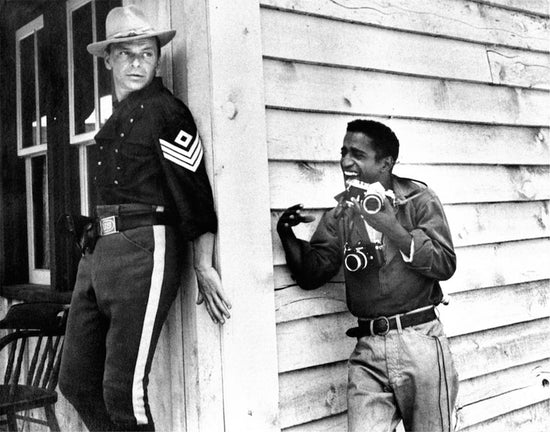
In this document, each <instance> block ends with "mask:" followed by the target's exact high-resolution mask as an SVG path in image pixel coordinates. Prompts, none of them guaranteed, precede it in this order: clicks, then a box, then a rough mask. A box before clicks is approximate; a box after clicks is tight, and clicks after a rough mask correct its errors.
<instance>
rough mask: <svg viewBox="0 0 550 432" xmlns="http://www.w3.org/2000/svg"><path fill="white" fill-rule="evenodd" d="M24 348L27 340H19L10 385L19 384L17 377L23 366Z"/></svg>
mask: <svg viewBox="0 0 550 432" xmlns="http://www.w3.org/2000/svg"><path fill="white" fill-rule="evenodd" d="M26 348H27V339H21V342H20V344H19V353H18V355H17V362H16V364H15V370H14V371H13V375H12V377H11V383H12V384H17V383H18V382H19V376H20V375H21V367H22V365H23V361H24V356H25V351H26Z"/></svg>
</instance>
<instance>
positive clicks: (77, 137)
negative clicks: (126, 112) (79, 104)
mask: <svg viewBox="0 0 550 432" xmlns="http://www.w3.org/2000/svg"><path fill="white" fill-rule="evenodd" d="M88 3H90V4H91V9H92V41H93V42H97V16H96V0H67V66H68V67H67V70H68V74H69V81H68V83H69V142H70V144H71V145H77V146H78V172H79V182H80V212H81V213H82V214H84V215H88V214H89V213H90V211H89V206H90V191H89V186H88V174H89V172H88V154H87V150H86V149H87V147H88V146H89V145H93V144H94V137H95V135H96V134H97V133H98V132H99V129H100V114H101V113H100V101H99V72H98V58H97V57H96V56H93V77H94V78H93V79H94V86H93V87H94V112H95V122H94V124H95V126H94V129H93V130H92V131H89V132H85V133H81V134H76V133H75V129H76V126H75V109H74V104H75V96H74V93H75V92H74V39H73V15H72V14H73V12H74V11H76V10H77V9H80V8H81V7H83V6H85V5H87V4H88Z"/></svg>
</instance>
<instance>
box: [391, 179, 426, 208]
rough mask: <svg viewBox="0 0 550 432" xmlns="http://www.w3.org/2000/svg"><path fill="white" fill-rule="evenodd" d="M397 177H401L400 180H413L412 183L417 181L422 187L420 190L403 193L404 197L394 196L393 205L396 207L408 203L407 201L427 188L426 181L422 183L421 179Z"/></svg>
mask: <svg viewBox="0 0 550 432" xmlns="http://www.w3.org/2000/svg"><path fill="white" fill-rule="evenodd" d="M399 178H400V179H402V180H409V181H411V182H414V183H419V184H421V185H423V186H424V189H421V190H419V191H415V192H411V193H410V194H408V195H405V197H404V198H397V197H396V198H395V200H394V205H395V206H396V207H399V206H402V205H404V204H406V203H408V202H409V201H412V200H413V199H415V198H418V197H419V196H420V195H422V194H423V193H424V192H426V190H427V189H428V185H427V184H426V183H424V182H423V181H421V180H417V179H413V178H408V177H399Z"/></svg>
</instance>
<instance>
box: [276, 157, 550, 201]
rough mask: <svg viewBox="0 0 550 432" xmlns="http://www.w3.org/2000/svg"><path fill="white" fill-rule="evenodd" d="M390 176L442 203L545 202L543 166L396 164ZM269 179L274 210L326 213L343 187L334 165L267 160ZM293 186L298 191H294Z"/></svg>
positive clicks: (549, 192) (545, 170) (549, 170)
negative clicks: (410, 181) (417, 182)
mask: <svg viewBox="0 0 550 432" xmlns="http://www.w3.org/2000/svg"><path fill="white" fill-rule="evenodd" d="M394 172H395V174H397V175H399V176H403V177H411V178H416V179H422V181H423V182H425V183H427V184H428V185H429V186H430V187H431V188H432V189H434V190H435V191H436V193H437V194H438V196H439V198H440V199H441V201H442V202H443V203H444V204H463V203H483V202H485V203H490V202H504V201H528V200H548V199H549V198H550V189H549V188H548V187H547V185H548V175H549V174H550V167H549V166H548V165H531V166H522V165H488V166H477V165H466V164H464V165H451V164H440V165H417V164H399V165H397V166H396V167H395V169H394ZM269 178H270V188H271V208H273V209H285V208H287V207H288V206H289V205H290V204H292V203H294V202H301V203H303V204H304V205H305V206H306V207H307V208H331V207H334V205H335V204H336V202H335V201H334V196H335V195H336V194H338V193H339V192H342V190H343V187H344V186H343V178H342V171H341V169H340V166H339V165H338V164H336V163H327V162H307V161H292V162H290V161H288V162H286V161H271V163H270V164H269ZM481 179H483V181H480V180H481ZM296 184H299V185H300V188H295V187H293V185H296ZM289 200H292V201H290V202H289Z"/></svg>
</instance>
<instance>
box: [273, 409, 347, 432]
mask: <svg viewBox="0 0 550 432" xmlns="http://www.w3.org/2000/svg"><path fill="white" fill-rule="evenodd" d="M347 430H348V419H347V417H346V414H345V413H343V414H337V415H334V416H331V417H325V418H323V419H322V420H318V421H312V422H308V423H304V424H300V425H297V426H292V427H289V428H285V429H282V431H283V432H347Z"/></svg>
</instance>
